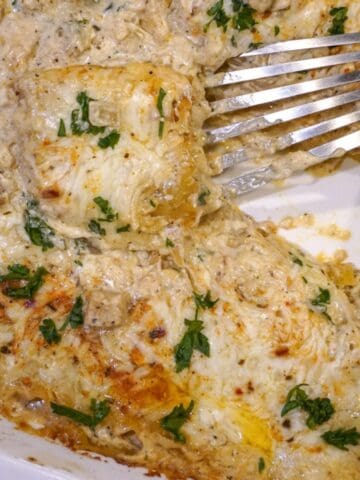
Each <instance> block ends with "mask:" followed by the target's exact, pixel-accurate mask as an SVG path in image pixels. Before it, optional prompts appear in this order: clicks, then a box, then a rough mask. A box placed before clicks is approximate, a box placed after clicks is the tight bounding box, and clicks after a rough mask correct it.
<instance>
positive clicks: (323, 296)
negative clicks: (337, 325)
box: [311, 287, 333, 323]
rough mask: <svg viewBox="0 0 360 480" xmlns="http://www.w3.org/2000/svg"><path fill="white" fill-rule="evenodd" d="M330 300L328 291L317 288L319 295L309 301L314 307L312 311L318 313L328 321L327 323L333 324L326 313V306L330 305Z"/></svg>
mask: <svg viewBox="0 0 360 480" xmlns="http://www.w3.org/2000/svg"><path fill="white" fill-rule="evenodd" d="M330 298H331V297H330V291H329V290H328V289H327V288H321V287H319V294H318V295H317V297H315V298H313V299H312V300H311V305H312V306H313V307H315V308H314V309H313V310H314V311H316V312H320V313H321V314H322V315H324V317H326V318H327V319H328V320H329V322H331V323H333V322H332V319H331V317H330V315H329V314H328V311H327V306H328V305H329V304H330Z"/></svg>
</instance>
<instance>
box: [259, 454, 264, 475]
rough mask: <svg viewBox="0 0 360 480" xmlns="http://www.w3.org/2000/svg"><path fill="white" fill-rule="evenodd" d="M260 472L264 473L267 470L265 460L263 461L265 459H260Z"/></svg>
mask: <svg viewBox="0 0 360 480" xmlns="http://www.w3.org/2000/svg"><path fill="white" fill-rule="evenodd" d="M258 470H259V473H262V472H263V471H264V470H265V460H264V459H263V457H260V458H259V462H258Z"/></svg>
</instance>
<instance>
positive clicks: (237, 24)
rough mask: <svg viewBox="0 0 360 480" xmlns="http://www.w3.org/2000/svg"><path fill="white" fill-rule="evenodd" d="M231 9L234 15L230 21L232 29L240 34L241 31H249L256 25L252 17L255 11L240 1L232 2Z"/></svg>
mask: <svg viewBox="0 0 360 480" xmlns="http://www.w3.org/2000/svg"><path fill="white" fill-rule="evenodd" d="M235 5H236V7H235ZM235 8H236V9H235ZM233 9H234V12H236V13H235V15H234V17H233V19H232V22H233V27H234V28H236V30H238V31H239V32H241V31H243V30H249V29H251V28H252V27H253V26H254V25H256V21H255V19H254V16H253V14H254V12H255V10H254V9H253V8H251V7H250V6H249V5H247V4H245V3H244V2H241V1H236V2H234V1H233Z"/></svg>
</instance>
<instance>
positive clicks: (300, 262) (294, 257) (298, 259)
mask: <svg viewBox="0 0 360 480" xmlns="http://www.w3.org/2000/svg"><path fill="white" fill-rule="evenodd" d="M289 254H290V257H291V260H292V261H293V262H294V263H296V264H297V265H300V267H302V266H303V265H304V263H303V261H302V260H301V258H299V257H297V256H296V255H294V254H293V253H292V252H289Z"/></svg>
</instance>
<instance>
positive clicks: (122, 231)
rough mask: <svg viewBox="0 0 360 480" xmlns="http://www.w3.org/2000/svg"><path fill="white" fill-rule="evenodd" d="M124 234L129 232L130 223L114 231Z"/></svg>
mask: <svg viewBox="0 0 360 480" xmlns="http://www.w3.org/2000/svg"><path fill="white" fill-rule="evenodd" d="M124 232H130V223H128V224H127V225H123V226H122V227H118V228H117V229H116V233H124Z"/></svg>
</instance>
